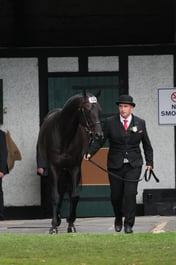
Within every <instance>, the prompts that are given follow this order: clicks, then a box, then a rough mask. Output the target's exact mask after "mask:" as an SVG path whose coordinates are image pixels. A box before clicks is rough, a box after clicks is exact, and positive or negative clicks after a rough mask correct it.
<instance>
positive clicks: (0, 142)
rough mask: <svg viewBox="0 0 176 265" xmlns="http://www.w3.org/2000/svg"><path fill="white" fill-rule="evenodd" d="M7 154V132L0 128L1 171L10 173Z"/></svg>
mask: <svg viewBox="0 0 176 265" xmlns="http://www.w3.org/2000/svg"><path fill="white" fill-rule="evenodd" d="M7 154H8V153H7V144H6V138H5V132H3V131H2V130H0V172H3V173H4V174H7V173H9V170H8V166H7Z"/></svg>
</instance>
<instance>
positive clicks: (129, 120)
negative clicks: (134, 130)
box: [120, 114, 132, 125]
mask: <svg viewBox="0 0 176 265" xmlns="http://www.w3.org/2000/svg"><path fill="white" fill-rule="evenodd" d="M124 120H128V125H129V124H130V122H131V120H132V115H131V114H130V116H128V118H127V119H125V118H123V117H122V116H121V115H120V121H121V122H122V123H123V121H124Z"/></svg>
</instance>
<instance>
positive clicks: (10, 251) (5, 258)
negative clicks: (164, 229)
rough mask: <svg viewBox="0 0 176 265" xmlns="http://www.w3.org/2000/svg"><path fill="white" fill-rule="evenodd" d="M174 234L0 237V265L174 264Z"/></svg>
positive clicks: (26, 235)
mask: <svg viewBox="0 0 176 265" xmlns="http://www.w3.org/2000/svg"><path fill="white" fill-rule="evenodd" d="M175 250H176V233H175V232H169V233H160V234H152V233H136V234H128V235H127V234H117V233H114V234H79V233H76V234H57V235H49V234H48V235H41V234H40V235H34V234H33V235H31V234H30V235H29V234H0V265H7V264H8V265H17V264H21V265H29V264H30V265H40V264H47V265H56V264H57V265H63V264H64V265H65V264H66V265H100V264H101V265H167V264H168V265H175V264H176V254H175Z"/></svg>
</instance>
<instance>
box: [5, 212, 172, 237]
mask: <svg viewBox="0 0 176 265" xmlns="http://www.w3.org/2000/svg"><path fill="white" fill-rule="evenodd" d="M113 224H114V218H113V217H98V218H78V219H77V220H76V222H75V227H76V230H77V232H78V233H114V225H113ZM50 227H51V219H37V220H36V219H34V220H7V221H0V233H28V234H48V233H49V229H50ZM133 230H134V232H135V233H143V232H153V233H160V232H167V231H176V216H140V217H136V223H135V226H134V228H133ZM66 232H67V223H66V220H65V219H63V220H62V223H61V225H60V227H59V233H66ZM121 233H123V230H122V232H121Z"/></svg>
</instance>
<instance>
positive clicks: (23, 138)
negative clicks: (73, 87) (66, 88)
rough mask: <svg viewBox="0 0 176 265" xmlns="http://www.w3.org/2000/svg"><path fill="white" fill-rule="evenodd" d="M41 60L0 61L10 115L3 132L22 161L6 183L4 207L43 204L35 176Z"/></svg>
mask: <svg viewBox="0 0 176 265" xmlns="http://www.w3.org/2000/svg"><path fill="white" fill-rule="evenodd" d="M37 63H38V60H37V59H36V58H11V59H8V58H3V59H2V58H1V59H0V78H1V79H3V102H4V108H6V109H7V113H6V114H4V124H3V126H1V129H4V130H7V129H8V130H9V131H10V133H11V135H12V137H13V138H14V140H15V142H16V144H17V146H18V147H19V149H20V151H21V155H22V161H17V162H16V163H15V167H14V169H13V170H12V171H11V172H10V174H9V175H6V176H5V177H4V179H3V189H4V201H5V206H29V205H39V204H40V179H39V177H38V176H37V175H36V139H37V136H38V131H39V95H38V66H37Z"/></svg>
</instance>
